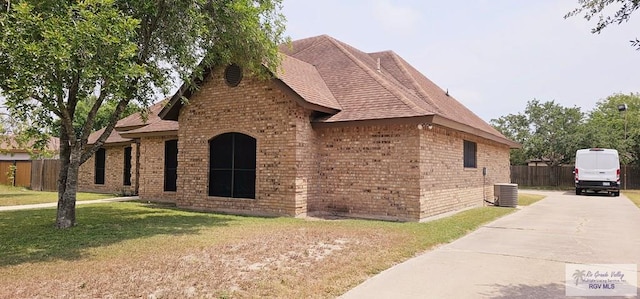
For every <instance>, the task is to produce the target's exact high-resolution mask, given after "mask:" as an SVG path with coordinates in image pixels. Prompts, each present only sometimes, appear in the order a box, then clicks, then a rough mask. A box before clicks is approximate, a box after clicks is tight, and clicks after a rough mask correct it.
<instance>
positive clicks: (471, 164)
mask: <svg viewBox="0 0 640 299" xmlns="http://www.w3.org/2000/svg"><path fill="white" fill-rule="evenodd" d="M476 151H477V145H476V143H475V142H471V141H466V140H465V141H464V167H465V168H476V167H477V165H476Z"/></svg>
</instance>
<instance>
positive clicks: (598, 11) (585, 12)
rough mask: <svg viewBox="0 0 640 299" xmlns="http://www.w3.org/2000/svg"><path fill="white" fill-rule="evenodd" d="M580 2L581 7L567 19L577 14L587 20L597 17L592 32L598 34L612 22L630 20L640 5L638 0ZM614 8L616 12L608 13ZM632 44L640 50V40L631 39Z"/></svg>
mask: <svg viewBox="0 0 640 299" xmlns="http://www.w3.org/2000/svg"><path fill="white" fill-rule="evenodd" d="M578 4H579V5H580V7H578V8H576V9H574V10H572V11H570V12H568V13H567V14H566V15H565V16H564V17H565V19H566V18H569V17H573V16H577V15H582V16H583V17H584V18H585V19H586V20H587V21H591V20H592V19H593V18H597V19H598V22H597V23H596V26H595V27H593V28H592V29H591V32H592V33H598V34H599V33H601V32H602V30H603V29H604V28H606V27H607V26H609V25H611V24H616V25H619V24H622V23H624V22H628V21H629V19H631V14H632V13H633V12H635V11H636V10H638V8H639V7H640V1H638V0H578ZM612 8H613V11H615V12H613V13H612V14H608V13H609V11H610V10H611V9H612ZM631 44H632V46H634V47H636V49H637V50H640V40H638V39H637V38H635V39H634V40H631Z"/></svg>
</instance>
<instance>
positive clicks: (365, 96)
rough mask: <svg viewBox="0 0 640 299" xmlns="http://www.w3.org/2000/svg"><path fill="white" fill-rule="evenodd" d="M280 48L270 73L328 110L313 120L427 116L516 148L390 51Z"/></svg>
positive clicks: (320, 40) (333, 43) (173, 114)
mask: <svg viewBox="0 0 640 299" xmlns="http://www.w3.org/2000/svg"><path fill="white" fill-rule="evenodd" d="M280 51H281V52H282V53H283V60H282V65H281V70H280V71H278V72H277V73H276V74H275V76H276V78H277V79H280V80H281V81H282V82H284V83H285V84H286V86H287V87H288V88H291V89H292V90H293V91H295V92H296V93H297V94H298V95H299V96H300V97H301V98H302V101H303V102H306V103H310V104H313V105H316V106H315V107H317V108H322V109H321V110H320V109H319V110H317V111H321V112H325V113H328V114H326V115H325V116H323V117H321V118H318V119H315V120H314V122H316V123H323V124H332V123H347V122H352V121H371V120H386V119H412V118H428V119H429V120H431V121H432V122H433V123H436V124H440V125H443V126H447V127H451V128H454V129H457V130H462V131H465V132H469V133H472V134H475V135H480V136H483V137H485V138H489V139H492V140H495V141H497V142H500V143H503V144H507V145H509V146H511V147H518V146H519V145H518V144H517V143H515V142H513V141H511V140H508V139H507V138H505V137H504V136H503V135H502V134H501V133H500V132H498V131H497V130H495V129H494V128H493V127H491V126H490V125H489V124H487V123H486V122H485V121H483V120H482V119H481V118H480V117H478V116H477V115H475V114H474V113H473V112H471V111H470V110H469V109H467V108H466V107H464V105H462V104H461V103H460V102H458V101H457V100H456V99H454V98H453V97H452V96H450V95H449V94H447V93H446V92H445V91H444V90H442V89H441V88H440V87H438V86H437V85H435V84H434V83H433V82H432V81H431V80H429V79H428V78H427V77H425V76H424V75H422V74H421V73H420V72H419V71H418V70H416V69H415V68H414V67H412V66H411V65H410V64H409V63H407V62H406V61H405V60H404V59H402V58H400V56H398V55H397V54H395V53H393V52H391V51H385V52H377V53H365V52H362V51H360V50H358V49H356V48H354V47H352V46H350V45H348V44H345V43H343V42H341V41H338V40H336V39H334V38H332V37H330V36H327V35H320V36H316V37H310V38H305V39H301V40H297V41H293V42H292V43H291V44H287V45H283V46H281V47H280ZM180 90H185V89H184V88H181V89H180ZM180 92H181V91H178V93H176V95H174V96H173V98H172V99H171V101H170V103H169V105H168V106H167V107H165V108H164V109H163V110H162V111H161V112H160V115H161V116H162V117H163V118H165V119H174V120H177V116H178V111H179V109H180V108H181V107H182V103H181V101H180V100H179V99H180V96H181V95H182V94H179V93H180ZM189 95H190V93H187V94H185V96H189ZM324 108H327V109H329V111H330V112H327V110H326V109H324Z"/></svg>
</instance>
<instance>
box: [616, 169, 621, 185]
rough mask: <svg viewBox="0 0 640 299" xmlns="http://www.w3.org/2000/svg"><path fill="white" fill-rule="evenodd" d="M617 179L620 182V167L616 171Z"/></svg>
mask: <svg viewBox="0 0 640 299" xmlns="http://www.w3.org/2000/svg"><path fill="white" fill-rule="evenodd" d="M616 181H617V182H618V183H620V168H618V170H617V171H616Z"/></svg>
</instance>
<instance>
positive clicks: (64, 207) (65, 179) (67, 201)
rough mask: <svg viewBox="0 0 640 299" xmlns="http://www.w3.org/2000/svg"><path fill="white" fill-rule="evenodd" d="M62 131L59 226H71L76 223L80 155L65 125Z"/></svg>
mask: <svg viewBox="0 0 640 299" xmlns="http://www.w3.org/2000/svg"><path fill="white" fill-rule="evenodd" d="M60 131H61V133H60V164H61V165H60V173H59V174H58V212H57V214H56V227H57V228H70V227H72V226H74V225H75V224H76V192H77V190H78V189H77V188H78V187H77V182H78V171H79V169H80V155H79V154H78V152H79V151H78V150H77V149H73V148H71V145H70V144H69V138H68V135H67V134H66V130H65V129H64V126H62V128H61V130H60Z"/></svg>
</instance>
